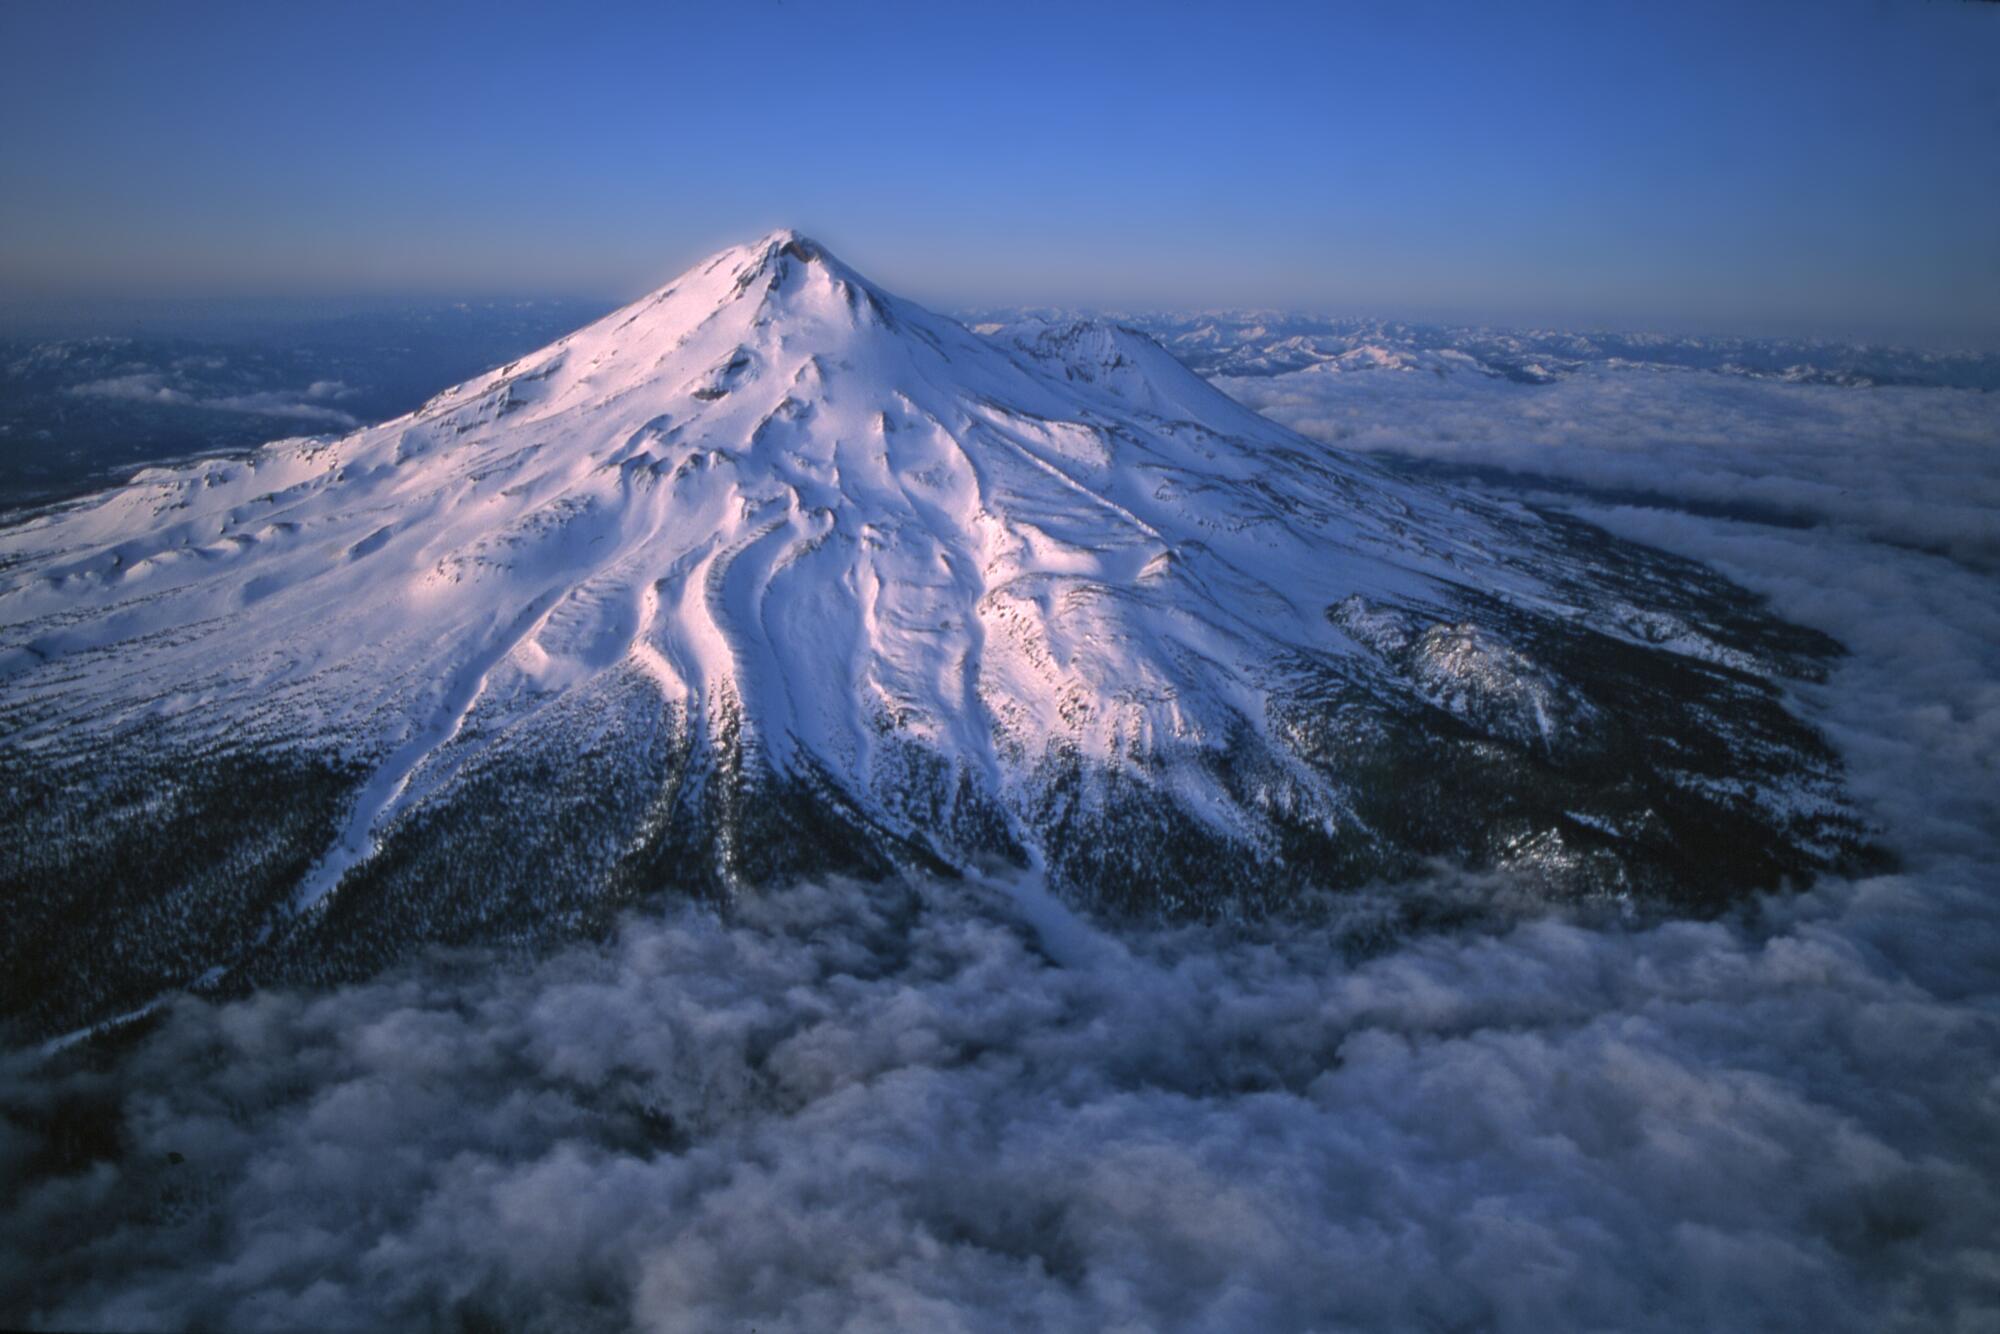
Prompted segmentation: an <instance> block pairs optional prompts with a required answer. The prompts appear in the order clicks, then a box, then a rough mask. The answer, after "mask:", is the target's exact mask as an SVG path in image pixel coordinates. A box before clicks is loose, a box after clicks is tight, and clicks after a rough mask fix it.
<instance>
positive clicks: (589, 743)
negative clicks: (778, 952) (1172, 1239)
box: [0, 232, 1860, 1030]
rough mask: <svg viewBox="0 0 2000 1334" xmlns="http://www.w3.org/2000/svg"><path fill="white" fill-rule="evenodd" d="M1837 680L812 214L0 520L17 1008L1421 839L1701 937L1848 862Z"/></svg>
mask: <svg viewBox="0 0 2000 1334" xmlns="http://www.w3.org/2000/svg"><path fill="white" fill-rule="evenodd" d="M1836 651H1837V650H1836V648H1835V646H1834V645H1833V644H1832V643H1831V642H1830V641H1826V640H1824V639H1823V638H1821V637H1819V636H1816V635H1813V634H1811V633H1808V632H1805V631H1800V630H1797V629H1794V628H1792V627H1788V626H1785V625H1783V624H1782V623H1779V622H1777V621H1775V620H1773V619H1771V618H1770V617H1769V616H1768V615H1766V614H1765V613H1764V612H1763V611H1762V610H1761V608H1760V606H1759V604H1758V603H1757V602H1756V601H1755V600H1754V599H1752V598H1751V597H1749V596H1748V595H1747V594H1744V593H1743V592H1741V591H1740V590H1737V589H1735V588H1734V587H1732V586H1731V585H1729V584H1727V583H1724V582H1723V581H1721V580H1720V579H1718V578H1717V577H1715V576H1713V575H1711V574H1708V573H1706V572H1705V571H1703V570H1702V569H1701V568H1700V567H1699V566H1695V565H1692V564H1689V563H1687V562H1684V561H1678V560H1675V559H1673V558H1670V557H1666V556H1663V555H1660V554H1658V553H1654V552H1651V551H1649V550H1646V549H1644V548H1640V547H1636V546H1631V545H1627V544H1620V543H1616V542H1613V541H1612V540H1611V539H1609V538H1607V537H1606V536H1605V535H1604V534H1602V533H1600V532H1598V531H1597V530H1595V529H1591V528H1588V527H1585V526H1584V525H1581V524H1578V523H1576V522H1574V521H1572V520H1563V519H1557V518H1551V517H1546V516H1543V515H1540V514H1538V513H1535V512H1531V511H1528V510H1524V509H1522V508H1520V507H1518V506H1506V505H1501V504H1497V503H1493V502H1490V501H1487V500H1485V499H1482V498H1481V497H1479V496H1477V495H1476V494H1474V493H1471V492H1465V491H1455V490H1450V489H1446V488H1443V487H1437V486H1430V485H1426V484H1423V483H1420V482H1413V481H1409V480H1405V479H1401V478H1398V477H1396V476H1394V475H1392V474H1390V473H1388V472H1386V471H1383V470H1381V469H1379V468H1378V467H1377V466H1376V465H1374V464H1373V463H1370V462H1368V461H1366V460H1364V459H1360V458H1356V457H1350V456H1347V455H1344V454H1341V453H1338V452H1336V451H1333V450H1330V449H1328V448H1326V447H1323V446H1318V445H1313V444H1309V443H1308V442H1306V441H1304V440H1302V439H1301V438H1300V437H1298V436H1295V435H1293V434H1292V433H1291V432H1289V431H1288V430H1285V429H1284V428H1281V427H1279V426H1277V425H1275V424H1273V423H1272V422H1270V421H1268V420H1266V419H1264V418H1262V417H1259V416H1257V415H1255V414H1253V413H1251V412H1249V411H1248V410H1246V409H1244V408H1242V407H1240V406H1238V405H1237V404H1235V403H1233V402H1231V401H1230V400H1229V399H1227V398H1225V397H1224V396H1223V395H1221V394H1220V393H1218V392H1217V391H1215V390H1214V389H1212V388H1211V387H1210V386H1208V385H1207V384H1206V383H1204V382H1203V381H1201V380H1200V379H1199V378H1198V377H1196V376H1194V375H1192V374H1191V373H1189V372H1187V371H1186V370H1184V369H1183V368H1182V367H1181V366H1180V365H1179V364H1178V363H1176V362H1175V361H1174V360H1173V358H1172V357H1171V356H1169V355H1168V354H1167V353H1166V352H1165V351H1164V350H1162V349H1161V348H1160V347H1159V346H1158V345H1156V344H1154V343H1152V342H1151V341H1150V340H1148V339H1146V338H1145V337H1144V336H1142V335H1139V334H1136V333H1133V332H1131V331H1129V330H1125V329H1121V328H1118V327H1115V326H1107V325H1102V324H1091V323H1070V324H1061V325H1043V326H1016V327H1012V328H1009V329H1005V330H1001V331H1000V332H999V333H998V334H996V335H995V336H994V337H992V338H982V337H980V336H978V335H975V334H973V333H972V332H970V331H969V330H967V329H965V328H963V327H961V326H960V325H958V324H955V323H953V322H952V321H950V320H947V319H944V318H941V317H939V316H935V315H932V314H930V313H928V312H926V311H923V310H921V309H919V308H917V307H915V306H912V305H910V304H908V303H907V302H903V301H900V300H898V299H896V298H894V297H892V296H890V295H888V294H886V293H884V292H882V291H881V290H879V289H877V288H876V287H874V286H872V285H871V284H870V283H868V282H867V281H866V280H864V279H863V278H861V277H860V276H858V275H857V274H855V273H854V272H852V271H851V270H849V269H848V268H847V267H845V266H844V265H843V264H841V263H840V262H838V261H837V260H835V259H834V258H833V257H832V256H830V255H828V254H827V253H826V252H825V251H824V250H823V249H821V248H820V247H819V246H817V245H816V244H814V243H813V242H812V241H810V240H807V239H806V238H804V237H801V236H799V235H797V234H796V233H792V232H779V233H776V234H773V235H771V236H768V237H765V238H763V239H762V240H760V241H758V242H756V243H755V244H753V245H749V246H745V247H741V248H737V249H732V250H728V251H725V252H723V253H721V254H719V255H716V256H715V257H713V258H712V259H710V260H708V261H706V262H705V263H703V264H700V265H698V266H696V267H695V268H693V269H691V270H690V271H688V272H687V273H686V274H684V275H682V276H681V277H679V278H678V279H676V280H675V281H674V282H672V283H671V284H669V285H668V286H667V287H665V288H663V289H661V290H660V291H659V292H657V293H654V294H652V295H650V296H647V297H645V298H643V299H642V300H640V301H638V302H636V303H634V304H632V305H630V306H628V307H626V308H624V309H622V310H619V311H617V312H615V313H613V314H611V315H609V316H607V317H605V318H604V319H602V320H600V321H598V322H597V323H595V324H593V325H590V326H588V327H587V328H584V329H581V330H579V331H578V332H576V333H574V334H572V335H570V336H569V337H566V338H564V339H562V340H560V341H559V342H556V343H554V344H552V345H551V346H549V347H548V348H546V349H544V350H542V351H541V352H538V353H535V354H533V355H531V356H528V357H525V358H523V359H521V360H519V361H517V362H514V363H511V364H509V365H507V366H504V367H501V368H500V369H498V370H496V371H494V372H492V373H490V374H488V375H485V376H483V377H480V378H478V379H475V380H472V381H469V382H467V383H466V384H463V385H460V386H458V387H456V388H454V389H451V390H448V391H446V392H445V393H443V394H441V395H439V396H438V397H437V398H435V399H433V400H432V401H431V402H429V403H428V404H426V405H425V406H424V407H423V408H421V409H420V410H419V411H417V412H415V413H413V414H411V415H410V416H407V417H403V418H399V419H397V420H394V421H391V422H387V423H384V424H382V425H380V426H377V427H373V428H370V429H367V430H363V431H359V432H356V433H354V434H352V435H348V436H345V437H342V438H339V439H323V438H322V439H307V440H290V441H281V442H278V443H276V444H273V445H270V446H267V447H266V448H264V449H263V450H261V451H259V452H258V453H257V454H256V455H254V456H253V457H251V458H249V459H246V460H240V461H209V462H205V463H202V464H199V465H196V466H193V467H191V468H187V469H183V470H177V471H154V472H149V473H144V474H141V475H140V476H139V477H137V478H135V479H133V481H132V482H131V483H130V484H128V485H126V486H124V487H122V488H120V489H117V490H114V491H110V492H107V493H104V494H102V495H99V496H97V497H94V498H91V499H89V500H86V501H83V502H79V503H77V504H74V505H70V506H66V507H62V508H59V509H54V510H51V511H45V512H42V513H39V514H35V515H31V516H28V517H27V518H25V519H23V520H21V521H18V522H15V523H14V524H12V525H11V526H10V527H8V528H6V529H4V530H0V737H4V738H5V740H4V742H0V768H4V770H5V777H6V778H7V780H8V787H7V790H8V792H9V796H8V797H7V798H6V800H7V801H8V802H10V803H11V808H10V809H9V810H8V811H7V819H6V820H5V821H4V823H5V826H6V827H7V828H8V829H9V830H10V831H12V832H11V833H9V834H8V835H7V843H6V845H5V847H4V849H0V852H4V861H0V873H4V874H5V876H6V877H7V879H8V882H9V883H8V886H7V888H8V890H9V892H10V894H11V895H12V899H11V900H10V901H15V902H19V903H20V904H21V905H22V906H21V908H20V910H19V916H18V918H17V929H16V930H15V931H14V932H13V938H14V942H15V943H14V945H13V946H10V948H9V951H8V953H9V959H8V963H9V965H10V968H11V970H12V975H13V977H14V978H15V979H16V980H15V981H14V982H12V983H10V991H9V995H8V998H7V999H8V1005H7V1009H8V1010H9V1011H11V1012H13V1013H16V1014H26V1015H28V1016H29V1022H30V1025H31V1026H32V1027H36V1028H41V1029H45V1030H53V1029H56V1028H60V1027H62V1026H64V1025H71V1024H75V1023H79V1022H85V1021H88V1020H92V1019H97V1018H101V1017H103V1016H105V1015H107V1014H113V1013H117V1012H119V1011H120V1010H122V1009H129V1008H133V1007H136V1006H140V1005H144V1004H146V1003H148V1002H149V1001H150V1000H151V999H152V998H153V997H155V996H157V995H158V994H159V992H160V991H161V990H162V989H164V988H167V987H172V986H178V985H183V984H186V983H189V982H191V981H193V980H195V979H198V978H203V977H206V978H208V979H209V980H210V982H214V981H215V980H216V979H218V978H221V977H223V976H224V975H225V974H226V975H227V976H228V977H229V978H231V979H233V980H234V981H235V982H247V981H255V980H257V979H260V978H266V977H273V976H331V975H341V974H348V973H352V972H355V971H361V970H366V969H368V968H371V967H373V966H375V965H377V964H379V963H380V962H381V961H382V960H383V959H384V958H386V957H388V956H390V955H392V954H394V953H395V952H396V951H397V950H398V949H399V948H401V947H402V946H403V945H405V944H407V943H408V942H411V941H414V940H420V939H449V940H468V939H475V938H499V939H504V940H522V941H529V940H540V939H544V938H547V937H549V936H551V935H555V934H561V933H565V932H572V931H576V930H580V929H587V928H590V927H592V926H593V925H595V924H601V923H602V922H604V921H605V920H607V914H608V913H609V912H610V911H612V910H614V909H615V908H616V907H617V906H618V905H620V904H622V903H626V902H629V901H631V899H632V898H633V897H634V896H636V895H639V894H643V893H647V892H651V891H654V890H657V889H661V888H681V889H686V890H691V891H694V892H703V893H729V892H733V891H735V890H737V889H738V888H740V887H742V886H745V885H749V884H755V883H761V882H764V881H767V880H771V879H775V878H782V877H788V876H792V875H797V874H800V873H807V872H811V873H819V872H840V873H849V874H863V875H879V874H883V873H886V872H889V871H891V870H894V869H896V868H899V867H928V868H931V869H949V868H962V867H967V866H971V865H975V864H979V863H982V862H987V861H994V860H997V861H1000V862H1012V863H1014V864H1017V865H1037V866H1040V867H1041V868H1043V869H1044V870H1045V871H1046V872H1047V874H1048V878H1049V881H1050V883H1051V884H1052V885H1053V886H1054V887H1055V888H1056V890H1057V891H1058V892H1059V893H1062V894H1064V895H1066V896H1068V897H1070V898H1072V899H1074V900H1077V901H1081V902H1089V903H1094V904H1097V905H1099V906H1103V907H1109V908H1115V909H1124V910H1139V911H1144V912H1149V913H1150V912H1160V911H1164V912H1167V913H1175V914H1181V913H1195V914H1214V913H1218V912H1223V913H1234V912H1241V911H1249V910H1265V909H1268V908H1270V907H1273V906H1279V905H1283V904H1287V903H1297V902H1301V901H1303V898H1304V896H1306V895H1307V894H1308V892H1309V891H1311V890H1314V889H1317V888H1321V887H1332V888H1340V887H1345V886H1350V885H1354V884H1358V883H1364V882H1371V881H1381V880H1394V879H1397V878H1399V877H1402V876H1406V875H1408V874H1411V873H1412V872H1413V871H1414V870H1416V869H1417V868H1418V867H1419V866H1421V865H1422V864H1423V863H1424V862H1425V861H1426V860H1427V859H1432V858H1438V857H1443V858H1447V859H1450V860H1453V861H1457V862H1460V863H1463V864H1467V865H1471V866H1479V867H1495V866H1497V867H1502V868H1511V869H1514V870H1518V871H1520V872H1522V873H1523V874H1525V875H1527V876H1528V877H1529V878H1530V879H1531V880H1532V881H1533V882H1534V883H1536V884H1537V885H1539V886H1541V887H1542V888H1543V889H1545V890H1547V891H1548V892H1551V893H1556V894H1562V895H1576V894H1588V895H1619V896H1646V897H1663V898H1666V899H1669V900H1674V901H1679V902H1682V903H1685V904H1692V905H1696V906H1710V905H1712V904H1713V903H1715V902H1719V901H1722V900H1723V899H1726V898H1727V897H1729V896H1730V895H1731V894H1733V893H1736V892H1739V891H1741V890H1742V889H1743V888H1745V887H1748V886H1757V885H1772V884H1775V883H1777V882H1778V881H1779V880H1780V879H1781V878H1783V877H1785V876H1788V875H1797V874H1807V873H1810V872H1812V871H1814V870H1816V869H1820V868H1823V867H1825V866H1828V865H1831V864H1834V863H1836V862H1838V861H1840V860H1841V859H1842V858H1844V857H1845V856H1847V855H1848V854H1849V853H1851V852H1852V851H1853V850H1854V849H1855V848H1856V847H1857V846H1858V841H1859V834H1860V830H1859V827H1858V826H1857V825H1856V824H1855V822H1854V820H1853V819H1852V817H1851V815H1850V814H1849V813H1848V810H1847V807H1846V805H1845V802H1844V799H1843V798H1842V796H1841V794H1840V791H1839V787H1838V775H1837V771H1836V766H1835V763H1834V761H1833V759H1832V757H1831V754H1830V752H1829V751H1828V750H1827V749H1826V747H1825V746H1824V744H1823V743H1822V742H1821V741H1820V739H1819V738H1818V737H1817V736H1816V735H1815V734H1814V733H1813V732H1812V731H1811V730H1810V729H1808V728H1806V727H1805V726H1803V725H1802V724H1800V723H1798V722H1797V721H1795V720H1794V719H1793V717H1792V716H1791V715H1790V714H1789V713H1788V712H1787V711H1786V709H1785V708H1784V706H1783V696H1782V693H1781V690H1780V688H1779V687H1778V686H1777V685H1775V684H1774V683H1773V678H1775V677H1779V676H1783V675H1787V674H1789V675H1813V674H1816V673H1817V672H1818V671H1819V670H1820V663H1821V662H1822V660H1824V659H1826V658H1828V657H1829V656H1831V655H1832V654H1833V653H1835V652H1836ZM1696 866H1699V867H1700V873H1699V875H1696V874H1694V872H1693V870H1692V868H1694V867H1696ZM1718 868H1720V874H1718ZM57 941H60V942H61V946H60V950H61V954H60V957H61V958H62V960H63V968H62V970H61V973H60V975H58V973H57V972H56V971H55V969H54V966H53V965H52V964H51V963H49V962H40V963H38V962H37V961H36V960H37V958H43V959H46V958H48V957H50V956H51V953H52V951H53V950H54V949H55V944H54V943H55V942H57ZM15 956H18V957H15Z"/></svg>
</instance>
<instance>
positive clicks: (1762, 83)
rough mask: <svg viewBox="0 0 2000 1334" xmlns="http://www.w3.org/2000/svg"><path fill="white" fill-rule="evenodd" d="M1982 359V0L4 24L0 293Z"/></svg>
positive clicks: (117, 11)
mask: <svg viewBox="0 0 2000 1334" xmlns="http://www.w3.org/2000/svg"><path fill="white" fill-rule="evenodd" d="M777 225H796V226H800V227H802V228H804V229H806V230H807V231H810V232H812V233H813V234H815V235H817V236H819V237H820V238H821V239H822V240H824V241H826V242H827V243H828V244H829V245H831V246H832V247H833V248H834V249H835V250H836V251H838V252H839V253H841V254H842V255H843V257H845V258H847V259H848V260H849V261H850V262H852V263H854V264H855V265H856V266H857V267H859V268H861V269H862V271H863V272H866V273H869V274H871V275H872V276H875V277H877V278H878V279H880V280H881V281H883V282H885V283H886V284H888V285H889V286H891V287H895V288H898V289H900V290H904V291H906V292H908V293H909V294H911V295H914V296H917V297H919V298H921V299H926V300H929V301H932V302H934V303H945V304H957V303H969V302H1070V303H1131V304H1147V305H1174V304H1188V303H1204V304H1238V305H1242V304H1279V305H1287V306H1297V307H1312V308H1319V309H1333V310H1350V311H1365V312H1372V313H1390V314H1397V313H1401V314H1407V315H1411V316H1415V317H1426V316H1448V317H1474V318H1487V319H1494V320H1501V321H1519V320H1537V319H1554V320H1559V319H1570V320H1576V321H1589V322H1610V323H1617V324H1624V325H1647V324H1654V325H1689V324H1692V325H1702V326H1706V327H1710V328H1715V329H1745V330H1758V329H1769V330H1792V329H1807V328H1821V329H1825V330H1828V331H1839V332H1860V333H1870V334H1878V335H1886V336H1902V337H1918V338H1929V339H1940V340H1957V339H1964V338H1971V339H1976V340H1979V341H1988V342H1990V341H1994V340H1996V339H2000V5H1995V4H1987V3H1967V2H1965V0H1673V2H1672V3H1636V2H1629V3H1628V2H1627V0H1577V2H1575V3H1553V2H1550V3H1518V4H1515V3H1500V2H1498V0H1485V2H1478V3H1475V2H1472V0H1468V2H1466V3H1451V4H1446V3H1425V2H1423V0H1416V2H1411V0H1401V2H1399V3H1396V4H1387V3H1374V2H1373V0H1370V2H1369V3H1360V2H1358V0H1357V2H1356V3H1338V2H1336V0H1325V2H1324V3H1317V4H1294V5H1260V4H1250V3H1230V4H1202V5H1192V4H1189V5H1174V4H1167V3H1159V4H1135V5H1109V4H1105V5H1099V4H1091V3H1083V2H1081V0H1070V2H1069V3H1061V4H1050V5H1040V4H1028V3H1005V4H998V3H996V4H968V3H943V2H941V3H936V4H926V5H910V6H899V5H891V4H886V3H883V4H866V5H829V4H818V3H811V2H810V0H782V3H780V2H778V0H741V2H740V3H722V2H720V0H716V2H713V3H704V4H699V5H679V4H660V5H652V4H648V5H631V6H614V5H608V4H555V3H551V4H547V5H506V4H497V3H487V4H480V5H467V6H463V7H460V6H446V5H429V4H420V3H408V2H401V3H394V4H373V3H314V2H311V0H287V2H286V3H258V4H245V5H233V4H205V3H194V2H192V0H179V2H178V3H172V4H167V3H151V4H141V3H111V2H110V0H61V2H59V3H43V2H42V0H7V3H5V4H0V295H15V296H19V295H22V294H33V295H39V296H43V297H50V296H53V297H57V298H62V297H66V296H69V295H73V294H74V295H81V294H86V293H90V294H107V293H116V294H136V293H148V294H174V295H190V294H208V295H214V294H230V295H240V294H272V295H299V294H323V293H337V294H353V293H383V294H388V293H400V292H419V291H421V292H450V293H465V294H474V293H498V292H510V293H511V292H528V291H539V292H557V291H560V292H569V293H588V294H601V295H605V296H619V295H630V294H636V293H637V292H638V291H640V290H643V289H644V288H645V287H646V286H648V285H650V284H652V283H654V282H657V281H660V280H662V279H664V278H665V277H667V276H669V275H671V273H673V272H674V271H676V270H677V269H678V268H679V267H681V266H682V265H684V264H685V263H687V262H688V261H690V260H692V259H694V258H696V257H697V256H698V255H699V254H701V253H704V252H705V251H706V250H708V249H712V248H715V247H717V246H719V245H721V244H726V243H729V242H731V241H735V240H740V239H743V238H745V237H746V236H748V235H751V234H754V233H756V232H758V231H761V230H764V229H766V228H769V227H772V226H777Z"/></svg>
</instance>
